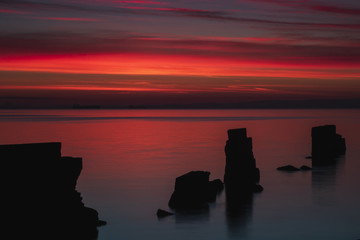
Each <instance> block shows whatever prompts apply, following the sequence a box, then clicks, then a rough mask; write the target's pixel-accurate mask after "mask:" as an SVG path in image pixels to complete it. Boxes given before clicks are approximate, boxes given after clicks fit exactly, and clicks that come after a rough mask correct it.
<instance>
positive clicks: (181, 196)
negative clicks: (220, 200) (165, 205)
mask: <svg viewBox="0 0 360 240" xmlns="http://www.w3.org/2000/svg"><path fill="white" fill-rule="evenodd" d="M209 176H210V172H205V171H191V172H188V173H186V174H184V175H182V176H180V177H177V178H176V180H175V190H174V192H173V194H172V195H171V198H170V200H169V207H170V208H173V209H176V210H186V209H200V208H207V207H208V203H209V202H211V201H214V200H216V195H217V194H218V193H219V192H220V191H221V190H222V187H223V184H222V182H221V180H219V179H217V180H214V181H211V182H210V181H209Z"/></svg>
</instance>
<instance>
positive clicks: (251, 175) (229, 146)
mask: <svg viewBox="0 0 360 240" xmlns="http://www.w3.org/2000/svg"><path fill="white" fill-rule="evenodd" d="M225 154H226V166H225V175H224V183H225V187H226V191H231V190H232V189H233V190H234V191H241V192H254V191H258V190H259V189H262V187H261V188H260V187H259V186H258V182H259V180H260V171H259V169H258V168H256V161H255V158H254V154H253V151H252V139H251V138H248V137H247V136H246V128H239V129H229V130H228V140H227V142H226V146H225ZM231 195H232V194H231Z"/></svg>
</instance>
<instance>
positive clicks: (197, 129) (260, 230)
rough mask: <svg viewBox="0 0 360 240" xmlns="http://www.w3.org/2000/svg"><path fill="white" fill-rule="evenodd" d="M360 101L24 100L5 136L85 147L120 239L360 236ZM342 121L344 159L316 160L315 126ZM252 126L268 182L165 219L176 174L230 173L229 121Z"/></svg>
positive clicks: (6, 116)
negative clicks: (229, 202) (339, 105)
mask: <svg viewBox="0 0 360 240" xmlns="http://www.w3.org/2000/svg"><path fill="white" fill-rule="evenodd" d="M359 122H360V110H41V111H40V110H26V111H25V110H19V111H5V110H2V111H0V131H1V135H0V144H13V143H28V142H47V141H61V142H62V155H63V156H66V155H67V156H79V157H83V161H84V169H83V172H82V174H81V176H80V178H79V181H78V186H77V188H78V190H79V191H80V192H81V193H82V195H83V198H84V202H85V204H86V205H87V206H89V207H93V208H95V209H97V210H98V211H99V213H100V218H101V219H103V220H106V221H107V222H108V225H106V226H104V227H101V228H99V240H112V239H301V240H303V239H327V240H328V239H339V240H340V239H341V240H343V239H350V240H355V239H359V238H360V228H359V226H360V217H359V216H360V205H359V203H360V190H359V183H360V144H359V143H360V124H359ZM322 124H336V125H337V132H338V133H340V134H341V135H343V136H344V137H345V138H346V142H347V153H346V156H344V157H343V158H341V159H339V160H338V164H337V165H334V166H328V167H323V168H317V169H314V170H313V171H310V172H297V173H284V172H279V171H277V170H276V168H277V167H279V166H281V165H287V164H292V165H294V166H297V167H300V166H301V165H303V164H306V165H309V166H311V160H309V159H305V156H307V155H310V152H311V136H310V131H311V127H312V126H316V125H322ZM241 127H246V128H247V129H248V136H250V137H252V138H253V147H254V149H253V150H254V155H255V158H256V160H257V166H258V167H259V168H260V171H261V180H260V183H261V185H262V186H263V187H264V189H265V190H264V192H262V193H260V194H257V195H254V197H253V199H249V200H248V201H247V203H246V204H245V205H243V206H242V207H241V208H239V209H238V210H232V209H228V208H227V206H226V201H225V196H224V195H225V194H222V195H220V196H219V198H218V199H217V202H216V203H214V204H212V205H211V206H210V209H209V211H208V212H203V213H199V214H196V215H177V216H171V217H168V218H165V219H162V220H158V219H157V217H156V215H155V212H156V210H157V209H158V208H163V209H168V207H167V202H168V200H169V198H170V195H171V193H172V191H173V187H174V181H175V178H176V177H177V176H180V175H182V174H184V173H186V172H188V171H191V170H207V171H210V172H211V175H210V178H211V179H214V178H221V179H222V177H223V174H224V167H225V154H224V146H225V142H226V139H227V135H226V131H227V129H229V128H241Z"/></svg>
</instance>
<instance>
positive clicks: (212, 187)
mask: <svg viewBox="0 0 360 240" xmlns="http://www.w3.org/2000/svg"><path fill="white" fill-rule="evenodd" d="M223 189H224V183H223V182H222V181H221V180H220V179H215V180H213V181H210V182H209V184H208V201H211V202H214V201H216V196H217V195H218V194H219V193H220V192H221V191H222V190H223Z"/></svg>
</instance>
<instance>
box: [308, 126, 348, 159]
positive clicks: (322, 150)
mask: <svg viewBox="0 0 360 240" xmlns="http://www.w3.org/2000/svg"><path fill="white" fill-rule="evenodd" d="M311 137H312V162H313V164H315V165H317V164H327V163H331V162H334V160H335V158H336V157H338V156H340V155H342V154H345V151H346V144H345V139H344V138H343V137H342V136H341V135H339V134H337V133H336V125H324V126H317V127H313V128H312V129H311Z"/></svg>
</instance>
